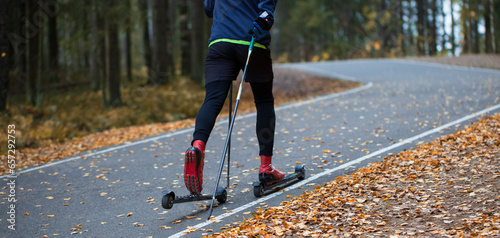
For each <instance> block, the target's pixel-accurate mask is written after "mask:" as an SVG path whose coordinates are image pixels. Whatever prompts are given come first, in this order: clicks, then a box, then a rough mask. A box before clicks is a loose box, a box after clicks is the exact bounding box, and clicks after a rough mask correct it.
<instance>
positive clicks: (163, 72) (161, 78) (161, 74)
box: [149, 0, 170, 84]
mask: <svg viewBox="0 0 500 238" xmlns="http://www.w3.org/2000/svg"><path fill="white" fill-rule="evenodd" d="M167 6H168V4H167V2H166V1H164V0H153V51H152V52H153V68H152V71H153V72H152V77H151V80H152V81H150V82H149V83H150V84H167V83H169V74H168V72H170V69H169V67H170V65H169V63H170V62H169V59H168V58H169V55H170V52H169V50H168V44H167V42H168V40H169V39H168V33H169V32H168V28H169V27H168V26H169V25H168V15H167V13H168V8H167Z"/></svg>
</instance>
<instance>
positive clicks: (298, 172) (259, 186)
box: [253, 165, 306, 197]
mask: <svg viewBox="0 0 500 238" xmlns="http://www.w3.org/2000/svg"><path fill="white" fill-rule="evenodd" d="M305 177H306V168H305V166H304V165H297V166H295V172H294V173H293V174H288V175H286V176H285V178H283V179H281V180H276V181H272V182H265V181H259V182H254V183H253V195H254V196H255V197H262V196H264V195H265V194H266V193H268V192H269V191H271V190H272V191H275V190H276V189H277V188H280V187H287V186H289V185H290V184H292V183H293V182H296V181H299V180H303V179H304V178H305Z"/></svg>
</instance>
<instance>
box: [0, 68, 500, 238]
mask: <svg viewBox="0 0 500 238" xmlns="http://www.w3.org/2000/svg"><path fill="white" fill-rule="evenodd" d="M279 67H286V68H292V69H298V70H303V71H307V72H311V73H315V74H320V75H324V76H328V77H336V78H342V79H347V80H356V81H360V82H362V83H364V86H362V87H361V88H358V89H354V90H351V91H348V92H344V93H340V94H334V95H327V96H323V97H319V98H314V99H311V100H305V101H302V102H298V103H294V104H288V105H283V106H280V107H279V108H277V117H278V120H277V131H276V149H275V152H276V155H275V160H274V161H275V162H274V163H275V165H276V166H278V167H281V169H282V170H284V171H290V172H291V171H293V167H294V166H295V164H296V163H301V164H305V165H306V167H307V169H308V171H307V178H306V180H304V181H303V182H301V183H296V184H294V185H293V186H291V187H289V188H287V189H286V190H284V191H281V192H278V193H274V194H272V195H268V196H265V197H263V198H260V199H257V198H255V197H254V196H253V193H252V189H253V187H252V186H251V183H252V182H254V181H255V180H257V170H258V165H259V160H258V159H256V158H257V153H258V149H257V141H256V137H255V132H254V126H255V114H246V115H240V116H239V117H238V120H237V122H236V124H235V128H234V131H233V142H232V147H233V150H232V156H231V165H232V167H231V184H232V187H231V188H229V189H228V191H229V195H230V197H229V198H228V202H227V203H225V204H223V205H221V206H219V207H216V208H215V209H214V212H213V215H214V216H215V217H216V218H215V219H214V220H213V221H212V222H206V218H207V216H208V212H207V211H205V208H206V206H207V205H208V202H200V203H185V204H175V205H174V207H173V208H172V209H171V210H164V209H163V208H162V207H161V197H162V194H161V191H162V190H166V189H168V190H173V191H175V192H176V193H177V194H179V195H185V194H186V189H185V187H184V184H183V183H184V182H183V177H182V175H183V167H182V166H183V152H184V151H185V150H186V146H187V145H188V143H189V141H190V140H191V134H192V128H188V129H184V130H179V131H176V132H171V133H166V134H162V135H159V136H154V137H149V138H144V139H140V140H137V141H133V142H130V143H127V144H124V145H119V146H113V147H109V148H103V149H100V150H98V151H90V152H87V153H84V154H82V156H83V157H84V158H82V157H81V156H76V157H73V158H68V159H66V160H63V161H61V162H58V163H54V164H50V165H46V166H42V167H36V168H32V169H29V170H25V171H22V172H21V173H20V174H18V177H17V178H14V179H12V178H8V177H6V176H3V177H2V180H1V183H2V186H1V187H2V188H3V189H2V190H0V192H1V193H0V196H1V197H2V198H3V199H2V200H1V201H0V219H1V221H0V225H1V226H0V236H1V237H41V236H43V235H47V236H48V237H52V236H53V235H54V234H58V235H60V236H62V237H68V236H70V234H72V233H75V235H78V234H79V235H83V236H85V237H111V236H115V237H149V236H153V237H167V236H182V235H186V233H184V232H186V231H189V228H193V227H194V228H197V230H196V231H195V232H192V233H189V234H187V235H186V236H188V237H200V236H201V235H204V234H209V233H212V231H214V232H217V231H219V230H220V228H221V227H224V226H228V225H229V224H231V223H233V222H241V221H242V220H243V217H251V216H252V215H251V212H252V211H255V210H256V209H259V208H262V209H264V208H265V207H267V206H276V205H279V203H280V202H281V201H284V200H288V199H289V198H288V197H290V195H291V196H297V195H300V194H301V193H302V191H304V190H306V189H309V190H311V189H313V186H315V185H321V184H324V183H325V182H328V181H331V180H333V179H334V178H335V177H336V176H339V175H342V174H345V173H351V172H352V171H353V169H355V168H358V167H360V166H364V165H366V164H367V163H369V162H373V161H379V160H380V159H381V158H382V157H384V156H386V155H388V154H389V153H398V152H400V151H402V150H404V149H408V148H411V147H414V146H415V145H416V143H418V142H420V141H430V140H432V139H434V138H436V137H439V136H440V135H442V134H448V133H451V132H452V131H454V130H455V129H456V128H457V127H460V125H464V124H468V123H470V121H475V120H477V119H478V118H479V117H480V116H481V115H483V114H484V115H488V114H493V113H498V112H500V93H499V92H500V71H499V70H488V69H475V68H465V67H456V66H444V65H437V64H429V63H416V62H411V61H404V60H352V61H336V62H322V63H303V64H285V65H280V66H279ZM246 86H248V85H245V87H246ZM478 112H479V114H478ZM226 132H227V121H225V120H224V119H221V122H219V123H218V124H217V125H216V127H215V129H214V131H213V136H212V137H211V139H210V141H209V143H208V145H207V156H206V163H205V178H206V181H205V183H204V186H205V188H204V192H205V193H212V191H213V186H214V183H215V177H216V171H217V170H218V166H219V164H218V163H219V159H220V153H221V151H222V147H223V144H224V140H225V136H226ZM234 148H238V150H235V149H234ZM11 180H15V184H16V189H15V196H16V198H17V199H18V201H17V203H15V212H16V213H15V214H16V216H15V224H16V226H15V228H16V231H12V230H10V229H8V227H7V219H8V215H9V214H8V212H9V211H10V210H9V209H8V206H9V205H10V203H9V201H8V195H9V194H10V190H9V189H7V188H8V186H9V185H8V183H9V182H10V181H11ZM225 184H226V179H225V178H224V179H222V180H221V185H225Z"/></svg>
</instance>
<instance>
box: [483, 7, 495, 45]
mask: <svg viewBox="0 0 500 238" xmlns="http://www.w3.org/2000/svg"><path fill="white" fill-rule="evenodd" d="M484 9H485V12H484V27H485V28H486V31H485V33H484V34H485V42H484V44H485V51H486V53H494V52H495V44H494V41H493V24H492V23H493V0H485V1H484Z"/></svg>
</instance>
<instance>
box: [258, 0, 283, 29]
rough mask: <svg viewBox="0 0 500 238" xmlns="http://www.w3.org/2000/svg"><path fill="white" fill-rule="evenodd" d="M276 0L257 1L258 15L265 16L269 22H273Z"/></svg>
mask: <svg viewBox="0 0 500 238" xmlns="http://www.w3.org/2000/svg"><path fill="white" fill-rule="evenodd" d="M277 3H278V0H261V1H260V3H259V17H262V18H267V19H268V21H270V22H271V24H274V10H275V9H276V4H277Z"/></svg>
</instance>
